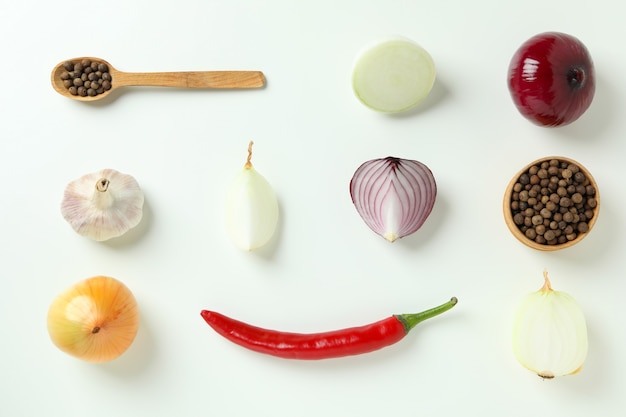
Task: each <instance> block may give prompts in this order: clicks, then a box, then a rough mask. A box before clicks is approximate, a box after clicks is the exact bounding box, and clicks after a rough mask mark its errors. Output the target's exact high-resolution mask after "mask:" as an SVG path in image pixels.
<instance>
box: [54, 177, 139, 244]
mask: <svg viewBox="0 0 626 417" xmlns="http://www.w3.org/2000/svg"><path fill="white" fill-rule="evenodd" d="M143 203H144V194H143V191H141V188H140V187H139V184H138V183H137V181H136V180H135V178H133V177H132V176H130V175H128V174H123V173H121V172H118V171H116V170H114V169H103V170H100V171H97V172H93V173H91V174H87V175H84V176H82V177H80V178H79V179H77V180H75V181H72V182H70V183H69V184H68V185H67V187H66V188H65V192H64V195H63V201H62V202H61V214H62V215H63V218H64V219H65V220H66V221H67V222H68V223H69V224H70V225H71V226H72V228H73V229H74V230H75V231H76V232H77V233H78V234H80V235H82V236H86V237H89V238H91V239H93V240H96V241H105V240H108V239H112V238H114V237H118V236H121V235H123V234H124V233H126V232H127V231H128V230H130V229H132V228H133V227H135V226H137V225H138V224H139V222H140V221H141V218H142V216H143Z"/></svg>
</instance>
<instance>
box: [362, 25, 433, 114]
mask: <svg viewBox="0 0 626 417" xmlns="http://www.w3.org/2000/svg"><path fill="white" fill-rule="evenodd" d="M435 74H436V71H435V63H434V62H433V59H432V57H431V56H430V54H429V53H428V52H427V51H426V50H425V49H424V48H422V47H421V46H420V45H418V44H417V43H416V42H414V41H413V40H411V39H407V38H405V37H401V36H392V37H388V38H386V39H383V40H381V41H378V42H376V43H374V44H372V45H368V46H367V47H365V48H364V49H363V51H362V52H361V53H360V54H359V55H358V57H357V59H356V62H355V64H354V69H353V72H352V88H353V89H354V93H355V94H356V96H357V97H358V99H359V100H360V101H361V102H362V103H363V104H365V105H366V106H367V107H369V108H371V109H373V110H377V111H380V112H386V113H398V112H402V111H405V110H408V109H410V108H412V107H414V106H416V105H417V104H419V103H420V102H421V101H422V100H424V99H425V98H426V97H427V96H428V94H429V93H430V91H431V89H432V87H433V85H434V83H435V76H436V75H435Z"/></svg>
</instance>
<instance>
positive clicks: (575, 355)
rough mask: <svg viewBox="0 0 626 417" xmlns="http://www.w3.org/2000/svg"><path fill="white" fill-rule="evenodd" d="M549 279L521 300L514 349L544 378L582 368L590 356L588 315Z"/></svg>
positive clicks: (523, 361)
mask: <svg viewBox="0 0 626 417" xmlns="http://www.w3.org/2000/svg"><path fill="white" fill-rule="evenodd" d="M543 275H544V280H545V283H544V285H543V287H542V288H541V289H540V290H539V291H536V292H534V293H531V294H529V295H527V296H526V297H525V298H524V299H523V300H522V302H521V303H520V305H519V307H518V310H517V313H516V315H515V322H514V331H513V351H514V353H515V356H516V358H517V360H518V361H519V362H520V363H521V364H522V365H523V366H524V367H526V368H527V369H530V370H531V371H533V372H535V373H536V374H537V375H539V376H540V377H542V378H554V377H557V376H563V375H571V374H576V373H578V372H580V370H581V369H582V366H583V363H584V362H585V358H586V357H587V349H588V340H587V325H586V321H585V315H584V313H583V311H582V309H581V307H580V305H579V304H578V303H577V302H576V300H575V299H574V298H573V297H572V296H570V295H569V294H566V293H564V292H561V291H554V290H553V289H552V286H551V285H550V280H549V279H548V273H547V272H546V271H544V273H543Z"/></svg>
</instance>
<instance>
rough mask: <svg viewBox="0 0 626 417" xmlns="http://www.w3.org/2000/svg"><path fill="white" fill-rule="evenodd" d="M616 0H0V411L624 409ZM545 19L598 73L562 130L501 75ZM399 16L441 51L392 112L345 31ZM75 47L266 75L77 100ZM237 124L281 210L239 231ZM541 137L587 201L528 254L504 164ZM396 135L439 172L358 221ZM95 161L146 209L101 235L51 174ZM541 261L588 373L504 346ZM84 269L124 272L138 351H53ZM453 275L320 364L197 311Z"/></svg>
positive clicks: (70, 175)
mask: <svg viewBox="0 0 626 417" xmlns="http://www.w3.org/2000/svg"><path fill="white" fill-rule="evenodd" d="M615 5H616V3H615V2H613V1H609V0H599V1H596V2H594V3H593V7H586V6H587V5H586V4H585V5H583V4H582V3H581V4H580V5H575V4H572V2H571V1H551V2H545V1H534V0H528V1H524V2H504V1H496V0H493V1H488V0H482V1H478V2H467V1H461V0H459V1H441V2H433V1H428V2H425V1H422V2H420V1H408V0H407V1H400V0H399V1H396V2H388V1H384V2H383V1H367V0H358V1H357V0H354V1H352V0H351V1H348V0H346V1H341V2H338V1H328V0H320V1H315V2H288V1H278V0H274V1H264V2H260V1H228V2H225V1H205V0H202V1H200V0H197V1H191V0H180V1H177V2H169V3H166V2H162V1H159V2H152V1H146V0H141V1H133V2H129V1H120V0H111V1H109V2H106V3H98V4H94V5H91V4H90V3H85V4H83V3H81V4H80V5H78V4H68V3H58V2H44V1H39V2H34V1H13V2H9V1H8V0H0V36H1V37H2V39H3V42H2V44H3V47H2V52H3V65H2V66H1V67H0V68H1V69H0V71H1V75H2V77H1V78H0V82H1V85H2V99H1V101H0V106H2V107H1V110H2V119H1V120H2V122H1V124H0V137H1V142H0V158H1V161H0V176H1V178H2V204H1V205H0V231H1V233H0V239H1V249H2V255H1V262H2V277H1V279H2V284H3V286H2V291H1V292H0V309H1V310H0V327H1V328H2V332H3V338H2V344H1V345H0V353H1V354H2V357H3V359H4V360H3V361H2V362H1V363H0V375H2V379H1V382H0V384H1V388H2V390H1V392H2V394H1V395H0V415H3V416H12V417H18V416H38V415H47V416H66V415H67V416H76V415H82V414H84V413H86V412H89V415H91V416H111V415H117V416H137V415H146V416H148V415H149V416H155V417H156V416H173V415H177V416H187V417H194V416H222V417H224V416H251V415H260V416H276V417H278V416H293V415H297V416H299V417H306V416H317V415H328V416H339V415H346V416H357V415H359V416H383V415H384V416H415V415H424V416H433V415H438V416H458V415H464V416H467V415H482V416H504V415H506V416H511V417H514V416H527V415H531V414H536V413H537V412H540V413H541V414H545V415H560V416H565V415H567V416H569V417H577V416H581V417H582V416H589V415H607V416H610V415H619V413H621V412H623V411H622V410H623V406H624V405H625V404H626V400H625V399H624V395H623V385H624V374H625V371H626V359H625V358H624V354H623V352H624V351H626V336H625V333H624V330H623V329H624V327H623V319H622V317H623V314H624V311H623V310H624V309H623V306H622V304H623V303H622V295H623V291H624V288H625V285H626V284H624V277H623V274H624V272H623V271H624V259H625V257H624V251H625V246H626V245H625V243H624V239H623V231H624V209H623V207H624V204H626V194H625V193H624V183H623V179H622V176H621V175H616V174H619V173H620V172H621V169H622V166H623V164H622V161H623V158H624V155H625V152H624V151H625V149H624V148H625V145H624V143H625V141H624V136H625V134H626V119H624V117H622V113H623V108H624V106H625V105H626V88H624V82H623V78H624V77H623V74H624V66H625V65H626V58H625V57H624V54H623V53H622V50H623V39H624V37H625V35H626V34H625V32H624V25H623V19H622V15H621V14H620V13H617V11H616V10H615V7H616V6H615ZM79 6H80V7H83V6H84V8H79ZM546 30H559V31H563V32H567V33H571V34H573V35H575V36H577V37H579V38H580V39H581V40H583V42H584V43H585V44H586V45H587V47H588V48H589V50H590V51H591V54H592V56H593V58H594V60H595V64H596V70H597V92H596V97H595V99H594V102H593V104H592V106H591V108H590V109H589V110H588V112H587V113H586V114H585V115H584V116H583V117H582V118H581V119H579V120H578V121H577V122H576V123H574V124H572V125H570V126H567V127H563V128H559V129H552V130H549V129H542V128H539V127H536V126H534V125H532V124H530V123H529V122H528V121H526V120H525V119H523V118H522V117H521V116H520V115H519V114H518V113H517V110H516V109H515V107H514V105H513V103H512V101H511V99H510V97H509V93H508V91H507V88H506V82H505V80H506V69H507V66H508V63H509V59H510V57H511V56H512V54H513V52H514V51H515V49H516V48H517V47H518V46H519V45H520V44H521V43H522V42H523V41H525V40H526V39H527V38H528V37H530V36H532V35H534V34H536V33H539V32H543V31H546ZM390 34H391V35H393V34H398V35H402V36H406V37H409V38H412V39H414V40H415V41H417V42H418V43H420V44H421V45H422V46H423V47H424V48H425V49H426V50H428V51H429V53H430V54H431V55H432V56H433V59H434V61H435V63H436V65H437V69H438V78H437V81H436V83H435V86H434V88H433V91H432V93H431V95H430V96H429V98H428V99H427V100H426V101H425V102H423V103H422V104H420V106H418V107H417V108H416V109H415V110H414V111H411V112H409V113H406V114H403V115H399V116H391V117H390V116H387V115H382V114H377V113H374V112H372V111H371V110H369V109H367V108H366V107H364V106H363V105H362V104H361V103H360V102H359V101H358V100H357V99H356V98H355V97H354V95H353V93H352V91H351V88H350V73H351V65H352V61H353V59H354V57H355V55H356V53H357V52H358V51H359V50H360V48H361V47H362V46H363V45H365V44H367V43H369V42H371V41H374V40H377V39H379V38H381V37H384V36H387V35H390ZM81 55H91V56H98V57H102V58H104V59H106V60H108V61H109V62H111V63H112V64H113V65H114V66H116V67H117V68H118V69H121V70H125V71H164V70H181V71H182V70H210V69H255V70H262V71H264V72H265V74H266V76H267V79H268V84H267V88H265V89H263V90H255V91H183V90H168V89H158V88H152V89H151V88H135V89H128V90H126V91H125V92H124V93H123V94H120V95H119V96H118V97H117V98H116V99H115V100H113V101H109V102H106V103H98V104H93V105H89V104H84V103H79V102H74V101H71V100H69V99H66V98H64V97H61V96H60V95H58V94H57V93H56V92H55V91H54V90H53V89H52V87H51V85H50V80H49V75H50V74H49V73H50V71H51V70H52V67H53V66H54V65H55V64H56V63H58V62H60V61H62V60H64V59H67V58H72V57H76V56H81ZM251 139H252V140H254V141H255V147H254V151H255V154H254V157H253V162H254V163H255V167H256V168H257V169H258V170H259V172H260V173H262V174H263V175H264V176H265V177H266V178H267V179H268V180H269V181H270V182H271V183H272V185H273V186H274V188H275V190H276V192H277V194H278V198H279V201H280V208H281V214H282V218H281V222H280V232H279V234H278V236H277V239H275V240H274V241H273V243H272V244H271V245H270V246H269V247H266V248H265V249H264V250H261V251H259V252H255V253H243V252H240V251H238V250H237V249H236V248H234V246H233V245H232V244H231V243H230V241H229V240H228V237H227V235H226V233H225V231H224V228H223V213H222V207H223V202H224V196H225V191H226V187H227V185H228V182H229V180H230V178H231V177H232V176H233V175H234V174H235V173H236V172H237V171H238V170H239V169H240V168H241V167H242V166H243V163H244V162H245V157H246V148H247V144H248V141H249V140H251ZM551 154H557V155H563V156H568V157H571V158H573V159H576V160H578V161H580V162H581V163H583V164H584V165H585V166H586V167H587V168H588V169H589V170H590V171H591V172H592V173H593V174H594V176H595V178H596V179H597V181H598V182H599V186H600V192H601V194H602V209H601V213H600V218H599V221H598V223H597V224H596V227H595V229H594V230H593V231H592V233H591V234H590V235H589V236H588V237H587V238H586V239H585V240H584V241H583V242H582V243H580V244H579V245H577V246H575V247H573V248H571V249H567V250H564V251H560V252H557V253H540V252H537V251H533V250H531V249H528V248H526V247H524V246H522V245H521V244H520V243H518V242H517V241H516V240H515V239H514V238H513V237H512V235H511V234H510V233H509V231H508V230H507V228H506V226H505V224H504V221H503V219H502V215H501V199H502V193H503V191H504V188H505V187H506V184H507V182H508V181H509V179H510V177H511V176H512V175H514V173H515V172H516V171H517V170H518V169H519V168H520V167H522V166H523V165H525V164H526V163H528V162H529V161H531V160H533V159H535V158H538V157H541V156H546V155H551ZM388 155H393V156H398V157H404V158H414V159H418V160H420V161H422V162H424V163H425V164H427V165H428V166H429V167H430V168H431V169H432V171H433V172H434V174H435V177H436V179H437V181H438V186H439V197H438V200H437V203H436V205H435V208H434V211H433V213H432V215H431V217H430V218H429V219H428V221H427V222H426V224H425V226H424V227H423V228H422V229H421V230H420V231H419V232H418V233H417V234H415V235H413V236H411V237H408V238H405V239H402V240H400V241H398V242H395V243H393V244H390V243H388V242H386V241H385V240H384V239H382V238H380V237H378V236H376V235H375V234H373V233H372V232H371V231H370V230H369V229H368V228H367V227H366V226H365V224H364V223H363V222H362V220H361V219H360V217H359V216H358V214H357V213H356V211H355V209H354V207H353V206H352V203H351V200H350V196H349V193H348V183H349V180H350V178H351V176H352V174H353V172H354V170H355V169H356V168H357V167H358V165H359V164H361V163H362V162H364V161H365V160H368V159H372V158H377V157H384V156H388ZM101 168H115V169H118V170H120V171H122V172H127V173H130V174H132V175H133V176H135V178H137V180H138V181H139V183H140V184H141V186H142V188H143V189H144V191H145V194H146V211H147V212H146V215H145V219H144V221H143V223H142V224H141V225H140V226H139V229H138V230H136V231H135V232H133V233H131V234H130V236H127V237H125V238H122V239H118V240H115V241H111V242H109V243H97V242H92V241H89V240H87V239H85V238H82V237H80V236H78V235H77V234H75V233H74V232H73V231H72V229H71V228H70V227H69V225H68V224H66V223H65V221H64V220H63V218H62V217H61V215H60V211H59V204H60V201H61V196H62V193H63V189H64V187H65V185H66V184H67V183H68V182H69V181H71V180H73V179H75V178H78V177H79V176H81V175H83V174H85V173H88V172H92V171H95V170H98V169H101ZM544 268H548V270H549V272H550V276H551V278H552V282H553V285H554V287H555V289H560V290H564V291H567V292H569V293H570V294H572V295H574V296H575V297H576V298H577V300H578V301H579V302H580V304H581V305H582V306H583V308H584V309H585V312H586V314H587V319H588V326H589V337H590V350H589V357H588V360H587V363H586V365H585V368H584V370H583V372H582V373H581V374H580V375H577V376H571V377H564V378H562V379H557V380H553V381H542V380H541V379H539V378H538V377H537V376H535V375H532V374H531V373H530V372H528V371H526V370H525V369H523V368H522V367H521V366H520V365H519V364H518V363H517V362H516V361H515V359H514V358H513V355H512V350H511V346H510V337H511V323H512V314H513V311H514V307H515V305H516V303H517V302H518V301H519V299H520V298H521V297H522V296H523V295H524V294H526V293H527V292H530V291H534V290H536V289H538V288H539V287H540V286H541V283H542V271H543V269H544ZM98 274H105V275H111V276H114V277H116V278H118V279H120V280H122V281H124V282H125V283H126V284H127V285H128V286H129V287H130V288H131V289H132V290H133V292H134V293H135V295H136V297H137V299H138V301H139V303H140V307H141V312H142V315H143V316H142V320H141V327H140V331H139V334H138V337H137V340H136V342H135V343H134V345H133V346H132V347H131V349H130V350H129V351H128V352H127V353H126V354H125V355H124V356H122V357H121V358H120V359H118V360H117V361H114V362H111V363H108V364H104V365H93V364H87V363H83V362H80V361H78V360H76V359H74V358H71V357H69V356H67V355H65V354H64V353H62V352H60V351H59V350H57V349H56V348H55V347H54V346H53V345H52V343H51V342H50V340H49V338H48V335H47V331H46V326H45V317H46V312H47V309H48V306H49V304H50V302H51V301H52V299H53V298H54V296H55V295H56V294H57V293H59V292H60V291H61V290H63V289H64V288H66V287H67V286H69V285H71V284H72V283H74V282H76V281H78V280H80V279H83V278H87V277H89V276H93V275H98ZM453 295H454V296H457V297H458V298H459V304H458V305H457V306H456V307H455V308H454V309H453V310H451V311H450V312H447V313H446V314H445V315H444V316H440V317H437V318H435V319H433V320H432V321H430V322H427V323H424V324H422V325H420V327H418V328H417V329H415V330H414V331H413V332H412V333H411V334H410V335H409V336H408V337H407V338H406V339H405V340H403V341H402V342H400V343H399V344H397V345H395V346H393V347H390V348H387V349H385V350H382V351H379V352H376V353H372V354H368V355H364V356H359V357H352V358H346V359H339V360H331V361H325V362H293V361H284V360H279V359H275V358H271V357H266V356H263V355H259V354H255V353H253V352H248V351H246V350H243V349H241V348H239V347H237V346H235V345H232V344H230V343H229V342H227V341H226V340H224V339H222V338H221V337H220V336H218V335H217V334H216V333H214V332H213V331H212V330H211V329H210V328H209V327H208V326H207V325H206V324H205V323H204V321H203V320H202V319H201V318H200V315H199V312H200V310H201V309H205V308H207V309H214V310H217V311H220V312H223V313H225V314H228V315H231V316H233V317H236V318H239V319H241V320H245V321H248V322H251V323H254V324H257V325H261V326H265V327H272V328H277V329H284V330H293V331H304V332H305V331H317V330H320V331H321V330H329V329H332V328H339V327H345V326H352V325H359V324H365V323H368V322H371V321H374V320H378V319H380V318H383V317H386V316H388V315H390V314H392V313H402V312H411V311H419V310H423V309H425V308H429V307H431V306H434V305H437V304H439V303H442V302H444V301H446V300H448V299H449V297H451V296H453Z"/></svg>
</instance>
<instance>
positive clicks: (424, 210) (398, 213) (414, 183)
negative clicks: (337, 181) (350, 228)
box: [350, 156, 437, 242]
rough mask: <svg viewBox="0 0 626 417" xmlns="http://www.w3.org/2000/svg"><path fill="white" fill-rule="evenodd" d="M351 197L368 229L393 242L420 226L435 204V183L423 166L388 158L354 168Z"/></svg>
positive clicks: (417, 163) (413, 231) (407, 160)
mask: <svg viewBox="0 0 626 417" xmlns="http://www.w3.org/2000/svg"><path fill="white" fill-rule="evenodd" d="M350 196H351V197H352V203H353V204H354V206H355V208H356V210H357V212H358V213H359V215H360V216H361V217H362V218H363V220H364V221H365V223H366V224H367V225H368V227H369V228H370V229H372V230H373V231H374V232H375V233H377V234H379V235H380V236H382V237H384V238H385V239H387V240H388V241H390V242H393V241H395V240H396V239H400V238H402V237H405V236H408V235H410V234H412V233H415V232H416V231H417V230H419V229H420V228H421V227H422V225H423V224H424V222H425V221H426V219H427V218H428V216H429V215H430V213H431V212H432V209H433V207H434V205H435V200H436V197H437V184H436V182H435V177H434V176H433V174H432V171H431V170H430V169H429V168H428V167H427V166H426V165H424V164H423V163H421V162H419V161H415V160H410V159H402V158H396V157H391V156H388V157H386V158H379V159H372V160H370V161H367V162H364V163H363V164H361V166H360V167H359V168H357V170H356V171H355V173H354V176H353V177H352V180H351V181H350Z"/></svg>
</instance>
